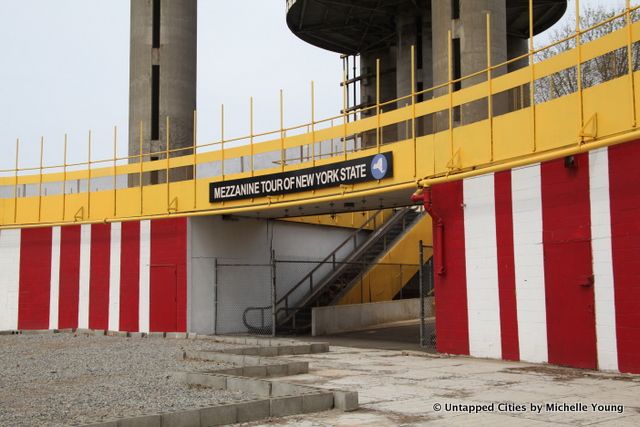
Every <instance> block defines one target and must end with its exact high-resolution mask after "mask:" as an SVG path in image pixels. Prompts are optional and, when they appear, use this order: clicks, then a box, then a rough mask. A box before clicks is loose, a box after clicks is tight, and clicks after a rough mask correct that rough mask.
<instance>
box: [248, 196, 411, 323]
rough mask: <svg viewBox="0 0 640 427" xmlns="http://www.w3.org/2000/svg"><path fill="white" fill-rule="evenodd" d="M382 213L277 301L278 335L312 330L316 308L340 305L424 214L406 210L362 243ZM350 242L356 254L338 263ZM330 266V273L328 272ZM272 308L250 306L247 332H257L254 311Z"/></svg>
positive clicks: (393, 217) (370, 220) (352, 235)
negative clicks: (361, 237)
mask: <svg viewBox="0 0 640 427" xmlns="http://www.w3.org/2000/svg"><path fill="white" fill-rule="evenodd" d="M380 212H381V211H378V212H377V213H376V214H375V215H374V216H372V217H371V218H370V219H369V220H368V221H367V222H366V223H365V224H363V225H362V226H361V227H360V228H359V229H358V230H356V231H354V232H353V233H352V234H351V235H350V236H349V238H347V239H346V240H345V241H344V242H342V243H341V244H340V245H339V246H338V247H337V248H335V249H334V250H333V251H332V252H331V253H330V254H329V255H328V256H327V257H326V258H325V259H324V260H322V261H321V262H320V263H318V265H316V266H315V267H314V268H313V269H312V270H311V271H309V273H307V274H306V275H305V276H304V277H303V278H302V279H300V281H298V282H297V283H296V284H295V285H294V286H293V287H292V288H291V289H290V290H289V291H288V292H287V293H286V294H284V295H283V296H282V297H280V298H278V299H277V301H276V330H277V332H278V333H289V334H301V333H306V332H308V331H309V330H310V328H311V309H312V307H319V306H327V305H334V304H336V303H337V302H338V301H339V300H340V298H341V297H342V296H344V295H345V293H346V292H348V291H349V290H350V289H351V288H352V287H353V286H355V285H356V284H357V283H359V278H360V277H361V276H362V274H363V273H364V272H366V271H367V270H368V269H369V268H370V267H371V266H372V265H373V264H375V262H376V261H377V260H378V259H379V258H380V257H381V256H382V255H384V254H385V252H386V251H387V249H388V248H390V247H391V246H392V245H393V243H394V242H395V241H396V240H397V239H398V238H399V237H400V236H402V235H403V234H404V232H405V231H406V230H408V229H409V228H411V227H412V226H413V225H414V224H415V223H416V222H417V220H418V219H419V218H420V217H421V215H423V213H422V212H419V211H417V210H416V209H415V208H411V207H409V208H403V209H400V210H398V211H396V212H395V213H394V215H393V216H392V217H391V218H390V219H389V220H388V221H387V222H385V223H384V224H383V225H382V226H380V227H379V228H378V229H377V230H375V231H374V232H373V233H371V234H370V235H369V236H368V237H367V238H366V239H365V240H364V241H362V242H361V243H360V244H358V236H359V235H360V234H361V231H362V230H363V229H365V228H366V227H367V226H368V225H369V224H371V222H372V221H375V220H376V218H377V217H378V216H379V214H380ZM350 242H353V246H354V249H353V251H352V252H351V253H350V254H349V255H347V256H346V257H345V259H344V260H342V261H337V260H336V255H337V254H338V252H339V251H341V250H343V249H344V248H345V247H346V246H347V245H348V244H349V243H350ZM327 267H328V269H329V271H328V272H327ZM319 276H322V277H319ZM305 287H308V290H307V291H306V293H305V294H304V296H302V297H301V298H300V297H298V298H297V300H295V301H294V300H292V299H293V295H298V296H299V295H300V290H301V289H304V288H305ZM270 309H271V307H270V306H269V307H249V308H247V309H246V310H245V312H244V314H243V322H244V324H245V326H246V327H247V329H248V330H249V331H250V332H251V331H255V330H258V329H261V328H258V325H251V324H250V323H249V322H248V321H247V315H248V314H249V313H250V312H252V311H260V312H262V314H264V311H266V310H270Z"/></svg>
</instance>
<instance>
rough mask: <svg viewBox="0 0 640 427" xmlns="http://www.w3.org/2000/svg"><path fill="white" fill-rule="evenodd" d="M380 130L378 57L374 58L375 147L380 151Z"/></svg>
mask: <svg viewBox="0 0 640 427" xmlns="http://www.w3.org/2000/svg"><path fill="white" fill-rule="evenodd" d="M381 137H382V130H381V129H380V58H376V148H377V149H378V153H380V146H381V145H382V140H381Z"/></svg>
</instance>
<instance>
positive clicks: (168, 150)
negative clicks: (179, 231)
mask: <svg viewBox="0 0 640 427" xmlns="http://www.w3.org/2000/svg"><path fill="white" fill-rule="evenodd" d="M170 126H171V121H170V118H169V116H167V121H166V127H167V128H166V131H165V135H166V139H167V143H166V147H165V149H166V160H167V164H166V166H165V170H166V172H165V178H164V183H165V185H166V186H167V212H168V213H170V212H171V186H170V185H169V162H170V160H169V158H170V157H171V128H170Z"/></svg>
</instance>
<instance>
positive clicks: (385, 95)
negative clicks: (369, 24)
mask: <svg viewBox="0 0 640 427" xmlns="http://www.w3.org/2000/svg"><path fill="white" fill-rule="evenodd" d="M377 59H380V102H381V103H384V102H386V101H391V100H393V99H396V98H397V95H396V48H395V46H393V47H390V48H385V49H384V50H382V51H373V52H367V53H363V54H361V55H360V75H361V76H362V82H361V85H360V100H361V103H362V105H363V106H375V104H376V60H377ZM381 108H382V110H383V111H391V110H395V109H396V105H395V103H394V104H388V105H385V106H383V107H381ZM375 114H376V111H375V108H372V109H369V110H367V111H366V112H363V114H362V116H363V117H369V116H374V115H375ZM396 140H397V131H396V129H395V128H393V129H391V128H389V129H385V130H384V132H382V142H384V141H387V142H390V141H396ZM376 144H377V141H376V132H375V131H371V132H366V133H365V134H364V135H363V137H362V146H363V147H371V146H375V145H376Z"/></svg>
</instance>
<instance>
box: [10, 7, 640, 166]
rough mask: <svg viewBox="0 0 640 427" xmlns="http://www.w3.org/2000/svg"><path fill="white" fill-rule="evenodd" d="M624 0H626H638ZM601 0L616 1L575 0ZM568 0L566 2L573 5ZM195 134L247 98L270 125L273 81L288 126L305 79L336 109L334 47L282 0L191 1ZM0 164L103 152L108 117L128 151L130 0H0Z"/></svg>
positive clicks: (215, 132)
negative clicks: (292, 19)
mask: <svg viewBox="0 0 640 427" xmlns="http://www.w3.org/2000/svg"><path fill="white" fill-rule="evenodd" d="M637 2H638V0H634V1H633V4H637ZM581 3H582V4H584V6H593V5H602V6H605V7H607V8H609V7H613V6H622V5H624V0H582V1H581ZM573 7H574V6H573V5H570V8H571V10H573ZM198 20H199V22H198V33H199V34H198V111H199V131H198V135H199V141H200V142H201V143H204V142H205V141H213V140H218V139H219V135H220V131H219V128H220V125H219V121H220V120H219V116H220V113H219V111H220V104H222V103H224V104H225V108H226V116H227V124H226V130H225V134H226V136H227V137H234V136H242V135H246V134H248V132H249V130H248V128H249V125H248V111H249V97H250V96H254V98H255V101H254V102H255V116H256V118H255V122H256V132H263V131H269V130H274V129H277V128H278V126H279V119H278V99H279V90H280V89H284V91H285V111H286V114H285V120H286V125H288V126H291V125H297V124H301V123H306V122H308V121H309V120H310V105H309V92H310V81H311V80H314V81H315V83H316V99H317V108H316V109H317V117H328V116H333V115H337V114H339V110H340V108H341V106H342V92H341V89H340V87H339V82H340V79H341V73H342V66H341V62H340V60H339V56H338V55H337V54H334V53H330V52H326V51H323V50H321V49H317V48H315V47H312V46H310V45H307V44H306V43H304V42H302V41H300V40H299V39H297V38H296V37H295V36H294V35H293V34H292V33H291V32H290V31H289V29H288V28H287V26H286V23H285V1H284V0H199V17H198ZM0 52H1V53H2V54H1V58H2V60H1V62H0V169H6V168H11V167H13V162H14V155H15V154H14V150H15V140H16V138H18V137H19V138H20V139H21V151H22V153H23V155H21V164H22V166H26V165H27V164H28V165H35V164H36V163H37V162H38V156H37V155H36V154H35V153H36V152H37V151H38V150H39V140H40V136H44V137H45V147H46V148H45V163H49V164H51V163H53V162H56V163H59V162H61V160H62V146H63V136H64V134H65V132H66V133H68V134H69V138H70V144H71V145H70V147H72V148H71V149H70V154H69V157H70V160H71V161H82V160H84V159H86V139H87V133H88V131H89V129H91V130H92V131H93V134H94V141H95V142H94V144H93V147H94V148H93V152H94V158H106V157H110V156H111V154H110V153H111V150H112V148H111V147H112V139H113V136H112V135H113V126H114V125H115V126H117V127H118V128H119V140H120V144H119V147H120V150H119V151H120V153H121V154H124V153H126V144H127V127H128V113H129V107H128V105H129V102H128V96H129V87H128V85H129V0H0Z"/></svg>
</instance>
